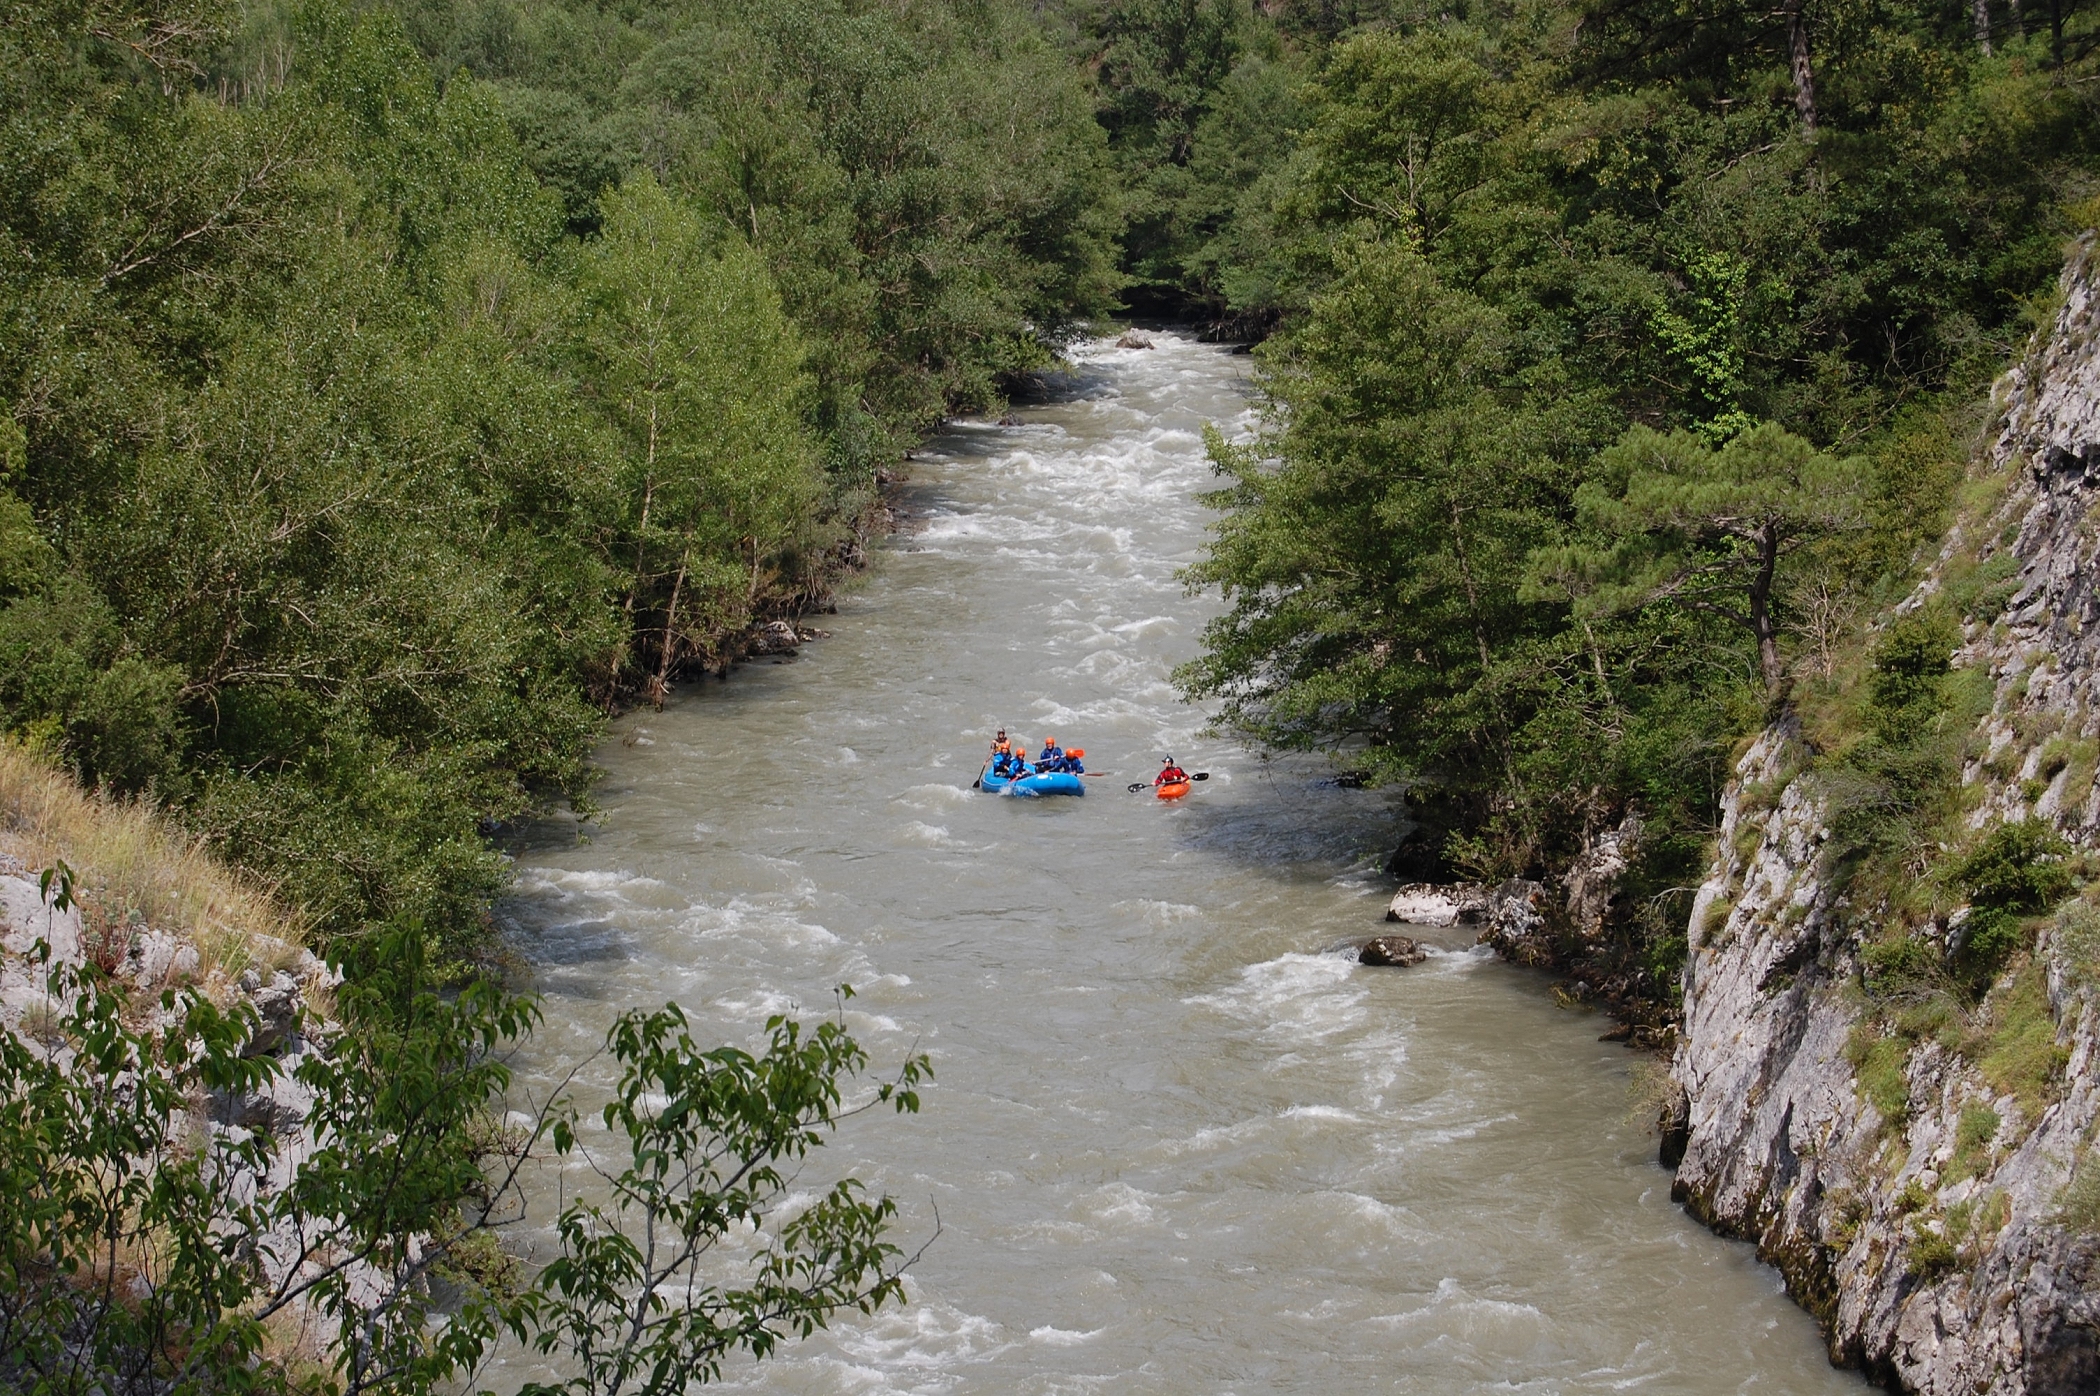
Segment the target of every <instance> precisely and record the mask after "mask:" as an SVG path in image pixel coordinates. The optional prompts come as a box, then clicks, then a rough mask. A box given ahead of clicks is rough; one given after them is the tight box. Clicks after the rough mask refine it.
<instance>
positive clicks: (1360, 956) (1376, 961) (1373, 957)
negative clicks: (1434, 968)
mask: <svg viewBox="0 0 2100 1396" xmlns="http://www.w3.org/2000/svg"><path fill="white" fill-rule="evenodd" d="M1428 958H1429V952H1428V951H1427V950H1424V949H1423V948H1422V947H1421V946H1420V945H1418V944H1416V943H1415V942H1414V941H1412V940H1410V939H1408V938H1407V937H1406V936H1376V937H1374V938H1372V939H1371V940H1368V941H1365V942H1364V948H1363V949H1362V950H1360V951H1358V952H1357V954H1356V962H1357V963H1358V964H1360V965H1394V966H1397V967H1399V968H1402V969H1405V968H1406V967H1407V966H1409V965H1419V964H1421V963H1422V961H1424V960H1426V959H1428Z"/></svg>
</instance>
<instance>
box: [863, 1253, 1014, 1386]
mask: <svg viewBox="0 0 2100 1396" xmlns="http://www.w3.org/2000/svg"><path fill="white" fill-rule="evenodd" d="M904 1284H905V1293H906V1296H907V1298H908V1300H909V1303H908V1305H907V1307H905V1308H902V1309H897V1308H887V1309H884V1310H882V1311H881V1312H880V1313H879V1314H877V1315H876V1316H875V1318H874V1319H873V1320H872V1321H869V1322H865V1323H861V1324H857V1325H854V1326H851V1327H846V1326H841V1327H839V1328H837V1329H835V1330H834V1332H835V1335H836V1336H835V1337H834V1339H833V1342H834V1343H835V1344H836V1346H837V1348H838V1350H839V1351H840V1352H842V1353H844V1354H845V1355H846V1356H847V1357H849V1358H852V1359H854V1360H855V1361H856V1362H858V1363H861V1364H864V1365H866V1366H869V1367H873V1368H875V1369H876V1370H878V1371H895V1370H896V1369H899V1368H903V1369H906V1370H921V1371H923V1370H925V1369H929V1368H932V1369H939V1368H946V1367H952V1366H955V1365H957V1364H959V1363H965V1362H976V1361H982V1360H983V1359H985V1358H986V1357H990V1356H993V1355H995V1354H997V1353H999V1352H1002V1351H1004V1350H1006V1349H1008V1348H1011V1347H1012V1346H1013V1345H1014V1344H1013V1341H1012V1340H1011V1339H1009V1338H1007V1337H1006V1336H1005V1334H1004V1333H1003V1331H1002V1330H1001V1329H1000V1326H999V1325H998V1324H996V1323H994V1322H993V1321H992V1320H990V1319H988V1318H985V1317H984V1316H982V1315H980V1314H973V1313H970V1312H968V1311H966V1310H964V1309H960V1308H957V1307H956V1306H955V1305H954V1304H952V1303H949V1302H948V1301H947V1300H945V1299H942V1298H938V1297H933V1296H929V1295H926V1294H924V1293H921V1292H916V1291H918V1290H919V1289H920V1287H919V1286H918V1285H916V1284H915V1283H914V1282H913V1279H912V1277H911V1276H909V1275H907V1276H905V1279H904Z"/></svg>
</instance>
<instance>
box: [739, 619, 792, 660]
mask: <svg viewBox="0 0 2100 1396" xmlns="http://www.w3.org/2000/svg"><path fill="white" fill-rule="evenodd" d="M801 643H802V637H801V636H800V635H799V634H797V633H796V632H795V627H794V626H792V625H790V624H788V622H786V621H784V620H769V621H765V622H762V623H761V624H758V625H754V626H752V627H751V631H750V644H751V653H753V654H793V653H794V652H795V647H796V646H798V645H800V644H801Z"/></svg>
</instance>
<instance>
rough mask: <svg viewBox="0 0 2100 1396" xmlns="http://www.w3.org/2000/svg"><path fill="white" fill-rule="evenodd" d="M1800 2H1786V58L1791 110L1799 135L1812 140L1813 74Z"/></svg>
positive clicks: (1814, 115) (1814, 95)
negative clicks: (1790, 78)
mask: <svg viewBox="0 0 2100 1396" xmlns="http://www.w3.org/2000/svg"><path fill="white" fill-rule="evenodd" d="M1801 4H1802V0H1786V47H1787V58H1788V60H1789V63H1790V66H1791V67H1792V69H1793V74H1794V110H1796V111H1798V112H1800V113H1801V132H1802V134H1803V135H1805V136H1807V137H1808V138H1809V139H1810V140H1814V139H1815V138H1816V75H1815V70H1814V69H1813V68H1811V67H1810V66H1809V62H1808V22H1807V21H1806V20H1805V19H1803V18H1802V15H1801Z"/></svg>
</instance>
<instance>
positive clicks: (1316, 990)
mask: <svg viewBox="0 0 2100 1396" xmlns="http://www.w3.org/2000/svg"><path fill="white" fill-rule="evenodd" d="M1354 973H1355V966H1354V965H1352V964H1351V963H1350V962H1349V961H1347V960H1343V959H1340V958H1338V957H1336V956H1333V955H1320V954H1301V953H1292V954H1288V955H1281V956H1278V957H1277V958H1276V959H1273V960H1264V961H1262V962H1261V963H1260V964H1254V965H1249V966H1247V967H1246V968H1245V969H1243V970H1241V971H1240V982H1239V983H1238V984H1236V985H1234V986H1233V987H1232V988H1230V989H1227V990H1225V991H1224V992H1222V993H1216V994H1203V995H1198V996H1196V997H1194V998H1190V999H1187V1000H1185V1002H1187V1003H1191V1004H1199V1005H1202V1006H1204V1007H1207V1008H1215V1009H1217V1010H1219V1011H1220V1012H1223V1013H1228V1014H1231V1015H1232V1016H1234V1017H1236V1018H1241V1019H1245V1020H1251V1021H1253V1022H1256V1023H1258V1024H1260V1025H1261V1028H1262V1035H1263V1036H1264V1037H1265V1038H1270V1039H1283V1040H1288V1041H1291V1042H1294V1043H1299V1044H1304V1043H1309V1042H1325V1041H1328V1040H1330V1039H1332V1038H1334V1037H1336V1036H1338V1035H1340V1034H1343V1033H1346V1032H1349V1031H1351V1030H1353V1029H1355V1028H1356V1027H1358V1026H1360V1025H1361V1024H1362V1022H1363V1020H1364V1016H1365V1014H1364V1007H1363V1000H1364V990H1363V988H1362V987H1360V986H1358V985H1353V984H1352V983H1351V980H1352V977H1353V975H1354Z"/></svg>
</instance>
